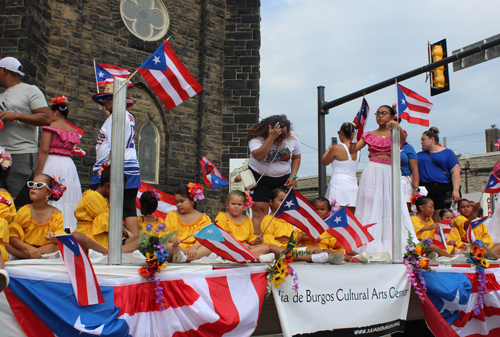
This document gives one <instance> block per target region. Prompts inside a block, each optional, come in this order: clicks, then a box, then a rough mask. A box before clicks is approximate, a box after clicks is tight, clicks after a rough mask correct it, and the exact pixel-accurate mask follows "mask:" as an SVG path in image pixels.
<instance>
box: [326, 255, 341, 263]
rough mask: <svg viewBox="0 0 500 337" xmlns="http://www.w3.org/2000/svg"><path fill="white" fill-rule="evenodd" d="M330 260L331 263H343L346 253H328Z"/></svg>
mask: <svg viewBox="0 0 500 337" xmlns="http://www.w3.org/2000/svg"><path fill="white" fill-rule="evenodd" d="M328 262H330V263H331V264H342V262H344V254H340V253H333V254H329V255H328Z"/></svg>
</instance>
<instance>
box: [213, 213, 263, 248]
mask: <svg viewBox="0 0 500 337" xmlns="http://www.w3.org/2000/svg"><path fill="white" fill-rule="evenodd" d="M215 221H216V222H217V225H218V226H219V227H221V228H222V229H223V230H225V231H226V232H228V233H229V234H231V235H232V236H233V237H234V238H235V239H236V240H238V241H239V242H241V243H246V244H250V243H251V242H253V241H254V240H255V239H256V238H257V235H255V231H254V229H253V222H252V219H250V217H249V216H248V215H247V217H246V218H245V220H243V221H242V222H241V223H236V222H234V221H233V220H231V219H229V218H228V217H227V216H226V214H225V213H224V212H220V213H219V214H217V217H216V218H215Z"/></svg>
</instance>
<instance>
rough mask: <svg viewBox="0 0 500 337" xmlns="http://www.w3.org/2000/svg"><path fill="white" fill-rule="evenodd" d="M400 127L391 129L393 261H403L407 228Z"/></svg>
mask: <svg viewBox="0 0 500 337" xmlns="http://www.w3.org/2000/svg"><path fill="white" fill-rule="evenodd" d="M399 129H400V127H399V126H398V127H397V128H394V129H392V130H391V189H392V193H391V197H392V237H393V240H392V254H391V256H392V263H402V262H403V251H402V249H403V247H402V245H403V243H402V242H401V231H402V230H405V229H403V228H402V226H403V224H402V223H401V151H400V148H401V141H400V140H399ZM405 207H406V205H405ZM381 225H382V224H381Z"/></svg>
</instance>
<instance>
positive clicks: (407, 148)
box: [401, 142, 420, 211]
mask: <svg viewBox="0 0 500 337" xmlns="http://www.w3.org/2000/svg"><path fill="white" fill-rule="evenodd" d="M419 183H420V182H419V174H418V160H417V153H416V152H415V149H414V148H413V146H411V145H410V144H408V143H407V142H405V143H404V144H403V145H401V187H402V189H403V197H404V199H405V201H406V204H407V206H408V211H409V210H410V207H411V201H410V198H411V197H412V196H414V195H415V194H417V193H418V186H419Z"/></svg>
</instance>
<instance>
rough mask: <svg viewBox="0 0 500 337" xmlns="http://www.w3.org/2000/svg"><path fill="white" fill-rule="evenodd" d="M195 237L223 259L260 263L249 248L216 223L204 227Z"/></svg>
mask: <svg viewBox="0 0 500 337" xmlns="http://www.w3.org/2000/svg"><path fill="white" fill-rule="evenodd" d="M193 236H194V237H195V238H196V240H198V242H199V243H201V244H202V245H203V246H205V247H206V248H208V249H210V250H211V251H212V252H214V253H215V254H217V255H219V256H220V257H222V258H223V259H226V260H229V261H233V262H238V263H248V262H258V260H257V258H256V257H255V255H253V254H252V252H251V251H250V250H249V249H248V248H246V247H245V246H244V245H243V244H241V243H240V242H239V241H238V240H236V239H235V238H234V237H233V236H231V234H229V233H228V232H226V231H225V230H223V229H222V228H220V227H219V226H217V224H216V223H212V224H210V225H208V226H205V227H203V228H202V229H200V230H199V231H198V232H196V233H194V234H193Z"/></svg>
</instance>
